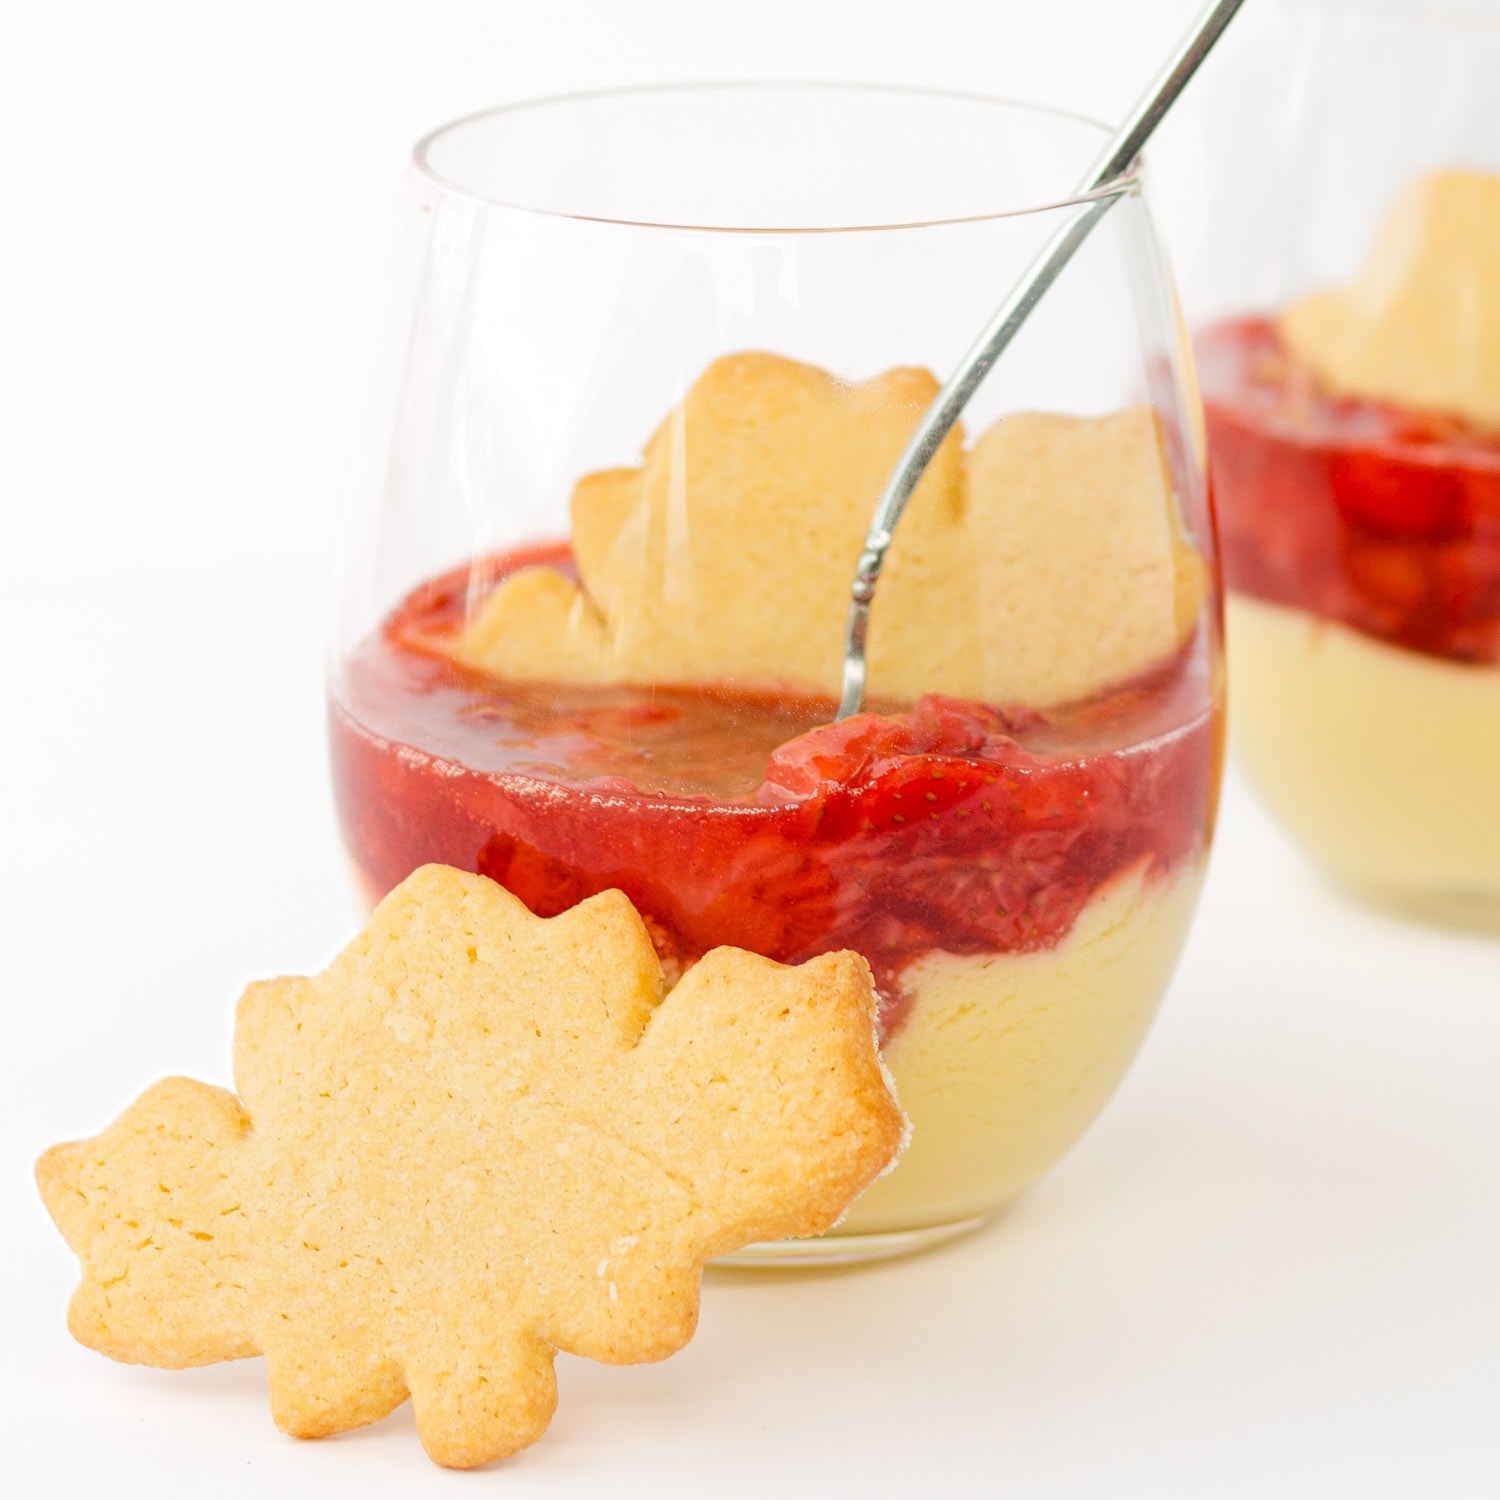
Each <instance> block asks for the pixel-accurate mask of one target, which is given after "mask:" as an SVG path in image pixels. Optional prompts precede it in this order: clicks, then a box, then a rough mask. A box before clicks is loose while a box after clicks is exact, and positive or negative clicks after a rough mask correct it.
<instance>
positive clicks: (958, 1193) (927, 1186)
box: [834, 866, 1202, 1234]
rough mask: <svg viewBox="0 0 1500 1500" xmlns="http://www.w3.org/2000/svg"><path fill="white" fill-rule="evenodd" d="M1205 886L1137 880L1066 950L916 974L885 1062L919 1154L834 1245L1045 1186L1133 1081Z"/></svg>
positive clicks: (1102, 902)
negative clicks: (1131, 1072) (1132, 1070)
mask: <svg viewBox="0 0 1500 1500" xmlns="http://www.w3.org/2000/svg"><path fill="white" fill-rule="evenodd" d="M1201 883H1202V881H1201V871H1200V869H1199V868H1198V867H1196V866H1194V867H1192V868H1190V869H1188V870H1185V871H1182V872H1180V873H1178V874H1176V875H1174V876H1170V877H1166V878H1158V877H1156V876H1154V875H1148V874H1146V873H1145V872H1144V871H1142V870H1141V869H1139V868H1137V869H1135V870H1131V871H1128V872H1126V873H1125V874H1123V875H1121V876H1119V877H1118V878H1116V879H1115V880H1113V881H1111V882H1110V884H1109V885H1107V886H1105V887H1104V888H1103V889H1101V890H1100V891H1099V892H1098V893H1097V894H1096V895H1095V896H1094V897H1093V899H1092V900H1091V901H1090V902H1089V903H1088V905H1087V906H1085V907H1084V909H1083V910H1082V912H1080V913H1079V916H1078V920H1077V921H1076V922H1075V923H1074V925H1073V928H1072V930H1071V931H1070V932H1069V933H1068V935H1067V936H1066V937H1065V938H1064V939H1063V940H1062V941H1061V942H1060V943H1059V944H1058V945H1057V946H1056V947H1055V948H1050V949H1046V950H1043V951H1040V952H1036V953H1011V954H1005V953H1002V954H983V955H978V956H967V955H964V956H961V955H958V954H953V953H936V954H932V955H929V956H928V957H927V958H925V959H921V960H919V961H918V962H917V963H915V964H913V965H912V966H911V967H910V968H909V969H908V970H907V971H906V973H905V976H904V980H905V983H906V985H907V986H908V987H909V988H910V989H911V991H912V992H913V995H914V997H915V998H914V1003H913V1006H912V1011H911V1015H910V1018H909V1019H908V1021H907V1023H906V1025H905V1026H904V1027H903V1028H902V1030H901V1031H900V1032H899V1033H898V1034H897V1036H896V1037H895V1038H894V1039H893V1040H892V1041H891V1042H890V1043H889V1045H888V1046H887V1047H886V1049H885V1062H886V1066H887V1067H888V1068H889V1069H890V1072H891V1076H892V1078H893V1079H894V1080H895V1084H896V1093H897V1097H898V1098H899V1099H900V1101H901V1107H902V1108H903V1109H904V1110H905V1111H906V1114H907V1116H908V1118H909V1119H910V1120H911V1124H912V1135H911V1143H910V1145H908V1147H907V1148H906V1152H905V1154H904V1155H903V1156H902V1158H901V1160H900V1161H899V1162H898V1163H897V1165H896V1167H895V1170H894V1171H892V1172H891V1173H890V1174H889V1175H888V1176H886V1177H883V1178H881V1179H880V1181H878V1182H876V1183H875V1184H874V1186H873V1187H871V1188H869V1189H868V1190H867V1191H866V1192H865V1194H864V1195H863V1196H862V1197H861V1198H860V1199H859V1200H858V1201H857V1202H856V1203H855V1205H854V1207H853V1208H852V1209H851V1210H850V1212H849V1214H848V1216H847V1217H846V1218H845V1219H844V1220H843V1221H842V1222H841V1223H840V1224H839V1226H838V1228H837V1229H836V1230H835V1231H834V1233H835V1234H874V1233H881V1232H886V1231H896V1230H905V1229H915V1228H922V1227H926V1226H929V1225H933V1224H943V1223H953V1222H957V1221H960V1220H964V1219H972V1218H976V1217H978V1216H979V1215H982V1214H988V1213H993V1212H994V1211H995V1210H996V1209H998V1208H1000V1207H1001V1206H1002V1205H1003V1204H1004V1203H1006V1202H1007V1201H1008V1200H1009V1199H1011V1198H1013V1197H1015V1196H1016V1194H1017V1193H1019V1192H1020V1191H1021V1190H1022V1189H1023V1188H1025V1187H1026V1186H1027V1185H1028V1184H1030V1183H1031V1182H1033V1181H1035V1179H1036V1178H1038V1177H1039V1176H1041V1174H1042V1173H1043V1172H1045V1171H1046V1170H1047V1168H1048V1167H1050V1166H1051V1165H1052V1163H1053V1162H1055V1161H1056V1160H1057V1159H1058V1157H1060V1156H1061V1155H1062V1154H1063V1152H1065V1151H1066V1150H1067V1149H1068V1147H1069V1146H1071V1145H1072V1144H1073V1142H1074V1141H1076V1140H1077V1139H1078V1137H1079V1136H1080V1135H1082V1134H1083V1132H1084V1131H1085V1130H1086V1129H1087V1128H1088V1126H1089V1124H1090V1122H1091V1121H1092V1120H1093V1119H1094V1117H1095V1116H1096V1115H1097V1114H1098V1113H1099V1111H1100V1110H1101V1109H1102V1108H1103V1107H1104V1105H1105V1103H1106V1101H1107V1100H1108V1099H1109V1097H1110V1095H1111V1094H1112V1093H1113V1092H1114V1090H1115V1088H1116V1086H1117V1085H1118V1084H1119V1082H1120V1080H1121V1078H1123V1077H1124V1075H1125V1070H1126V1069H1127V1068H1128V1067H1129V1066H1130V1063H1131V1060H1132V1059H1133V1058H1134V1056H1135V1054H1136V1051H1137V1050H1138V1048H1139V1047H1140V1044H1141V1041H1142V1039H1143V1038H1144V1036H1145V1034H1146V1030H1147V1028H1148V1027H1149V1026H1150V1024H1151V1019H1152V1017H1153V1016H1154V1015H1155V1013H1156V1007H1157V1005H1158V1004H1159V1003H1160V1001H1161V997H1162V994H1163V993H1164V992H1165V990H1166V987H1167V983H1168V981H1169V980H1170V978H1171V976H1172V970H1173V968H1174V966H1175V965H1176V963H1177V957H1178V954H1179V953H1180V952H1181V950H1182V945H1183V942H1184V940H1185V939H1186V937H1187V930H1188V924H1189V922H1190V921H1191V919H1192V915H1193V908H1194V906H1195V905H1196V903H1197V899H1198V890H1199V887H1200V885H1201Z"/></svg>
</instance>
